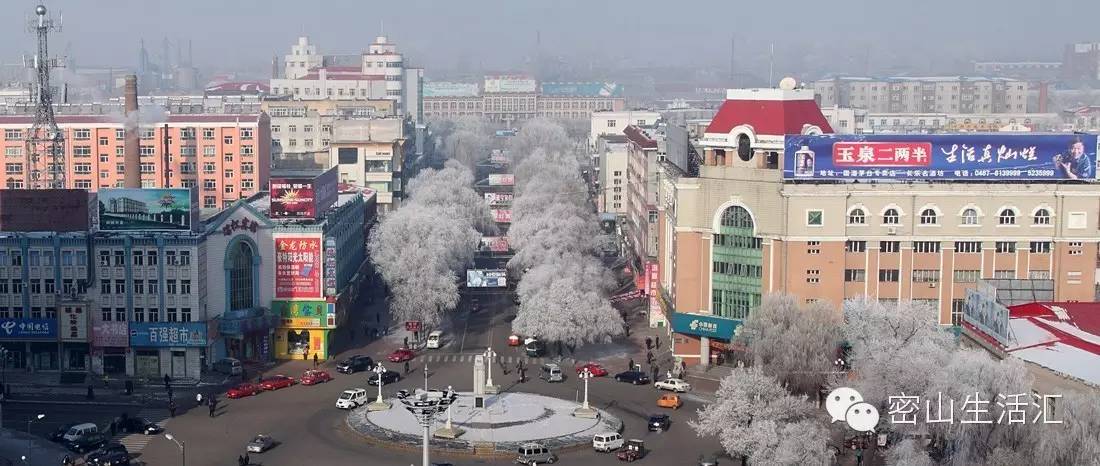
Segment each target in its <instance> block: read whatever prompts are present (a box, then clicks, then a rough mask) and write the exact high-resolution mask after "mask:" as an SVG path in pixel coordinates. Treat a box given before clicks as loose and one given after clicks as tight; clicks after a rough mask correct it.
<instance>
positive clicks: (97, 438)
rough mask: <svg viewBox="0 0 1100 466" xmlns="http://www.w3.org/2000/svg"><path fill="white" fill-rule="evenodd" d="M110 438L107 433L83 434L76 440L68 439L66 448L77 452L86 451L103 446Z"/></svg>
mask: <svg viewBox="0 0 1100 466" xmlns="http://www.w3.org/2000/svg"><path fill="white" fill-rule="evenodd" d="M110 440H111V439H109V438H107V436H106V435H104V434H100V433H96V434H88V435H82V436H80V437H77V439H76V440H69V441H66V442H65V448H68V449H69V450H70V451H75V452H77V453H84V452H86V451H93V450H97V449H99V448H102V447H103V446H104V445H106V444H107V442H108V441H110Z"/></svg>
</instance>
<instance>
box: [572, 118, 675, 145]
mask: <svg viewBox="0 0 1100 466" xmlns="http://www.w3.org/2000/svg"><path fill="white" fill-rule="evenodd" d="M659 118H661V114H660V113H657V112H652V111H649V110H627V111H622V112H593V113H592V118H591V130H590V131H589V133H588V146H589V147H595V146H596V138H598V137H600V136H601V135H605V134H623V128H626V127H627V126H630V125H639V123H640V124H641V126H650V125H653V124H656V123H657V119H659Z"/></svg>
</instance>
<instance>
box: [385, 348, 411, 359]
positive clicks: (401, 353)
mask: <svg viewBox="0 0 1100 466" xmlns="http://www.w3.org/2000/svg"><path fill="white" fill-rule="evenodd" d="M415 357H416V353H414V352H413V350H411V349H408V348H398V349H395V350H393V352H392V353H390V355H389V356H386V360H388V361H389V362H405V361H411V360H412V359H413V358H415Z"/></svg>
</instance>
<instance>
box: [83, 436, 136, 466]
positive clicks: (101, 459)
mask: <svg viewBox="0 0 1100 466" xmlns="http://www.w3.org/2000/svg"><path fill="white" fill-rule="evenodd" d="M84 464H96V465H103V466H122V465H128V464H130V452H129V451H127V450H126V446H125V445H123V444H121V443H115V442H111V443H108V444H107V445H105V446H103V448H100V449H99V450H96V451H93V452H91V453H88V455H87V456H85V457H84Z"/></svg>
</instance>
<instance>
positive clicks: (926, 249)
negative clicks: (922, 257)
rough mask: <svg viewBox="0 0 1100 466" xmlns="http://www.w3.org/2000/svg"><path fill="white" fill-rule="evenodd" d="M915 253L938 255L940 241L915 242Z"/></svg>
mask: <svg viewBox="0 0 1100 466" xmlns="http://www.w3.org/2000/svg"><path fill="white" fill-rule="evenodd" d="M913 252H921V253H938V252H940V242H939V241H913Z"/></svg>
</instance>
